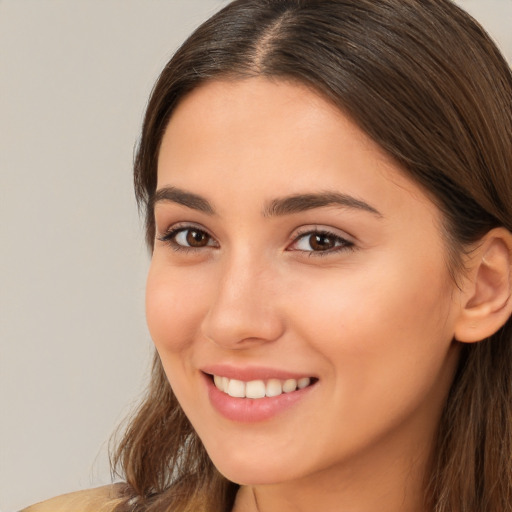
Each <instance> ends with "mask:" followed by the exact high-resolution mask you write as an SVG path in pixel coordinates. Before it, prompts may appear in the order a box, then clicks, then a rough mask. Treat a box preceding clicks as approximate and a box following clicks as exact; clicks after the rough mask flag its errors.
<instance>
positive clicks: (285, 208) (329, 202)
mask: <svg viewBox="0 0 512 512" xmlns="http://www.w3.org/2000/svg"><path fill="white" fill-rule="evenodd" d="M334 205H338V206H343V207H345V208H351V209H355V210H362V211H365V212H369V213H372V214H373V215H375V216H377V217H382V214H381V213H380V212H379V211H378V210H377V209H375V208H374V207H373V206H370V205H369V204H368V203H366V202H365V201H362V200H361V199H356V198H355V197H352V196H350V195H347V194H340V193H339V192H320V193H318V194H297V195H293V196H289V197H283V198H279V199H273V200H272V201H270V202H269V203H268V204H267V206H266V207H265V209H264V211H263V215H264V216H265V217H276V216H282V215H290V214H293V213H299V212H304V211H307V210H313V209H315V208H323V207H325V206H334Z"/></svg>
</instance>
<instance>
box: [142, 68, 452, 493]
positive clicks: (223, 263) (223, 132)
mask: <svg viewBox="0 0 512 512" xmlns="http://www.w3.org/2000/svg"><path fill="white" fill-rule="evenodd" d="M157 189H158V191H157V196H156V204H155V219H156V227H157V239H156V241H155V249H154V253H153V258H152V263H151V268H150V272H149V277H148V284H147V320H148V324H149V329H150V332H151V335H152V338H153V340H154V343H155V345H156V348H157V350H158V352H159V354H160V357H161V359H162V363H163V366H164V369H165V372H166V374H167V377H168V379H169V381H170V383H171V385H172V388H173V390H174V392H175V394H176V396H177V398H178V400H179V402H180V404H181V405H182V407H183V409H184V411H185V413H186V414H187V416H188V418H189V419H190V421H191V423H192V425H193V426H194V428H195V429H196V431H197V433H198V434H199V436H200V438H201V439H202V441H203V443H204V445H205V447H206V449H207V451H208V453H209V455H210V457H211V458H212V460H213V462H214V464H215V465H216V466H217V467H218V469H219V470H220V471H221V472H222V473H223V474H224V475H225V476H227V477H228V478H229V479H231V480H233V481H235V482H239V483H251V484H258V483H276V482H282V481H284V480H292V479H300V478H301V477H306V476H312V475H315V474H316V475H318V474H324V475H325V474H327V473H328V472H329V471H331V472H333V471H334V472H339V471H345V470H346V469H347V468H350V471H352V472H353V471H356V469H355V468H360V467H365V465H366V466H368V467H369V466H372V465H373V466H375V467H377V466H378V465H379V464H381V465H382V464H384V465H385V464H390V465H391V466H392V465H393V464H396V463H398V462H397V461H402V462H404V461H407V462H409V463H410V462H411V461H413V460H414V459H415V458H417V457H419V458H422V457H423V455H425V457H426V455H427V454H428V450H429V447H430V445H431V442H432V436H433V434H434V431H435V427H436V424H437V422H438V420H439V416H440V411H441V409H442V406H443V403H444V401H445V399H446V394H447V391H448V389H449V386H450V383H451V380H452V377H453V373H454V369H455V366H456V362H457V357H458V353H457V348H456V346H455V345H454V344H453V343H452V338H453V331H454V323H455V319H456V318H457V312H458V308H459V306H458V304H457V300H456V299H455V297H456V294H455V290H456V287H455V285H454V284H453V282H452V280H451V279H450V277H449V273H448V269H447V265H446V248H445V246H444V243H443V238H442V235H441V229H440V214H439V211H438V210H437V208H436V207H435V206H434V205H433V203H432V202H431V201H430V200H429V199H428V198H427V197H426V195H425V194H424V193H423V192H422V191H421V190H420V188H418V186H416V185H415V184H414V183H413V182H411V181H410V180H409V179H408V178H406V177H405V176H404V174H403V173H402V172H401V171H400V169H399V168H398V166H397V165H396V164H394V163H393V162H392V161H391V160H390V159H389V158H388V157H387V156H386V155H385V154H384V153H383V152H382V151H381V150H380V149H379V148H378V147H377V146H376V145H375V144H374V143H373V142H372V141H371V140H369V139H368V137H366V136H365V134H364V133H362V132H361V131H360V130H359V129H358V128H357V127H356V126H355V125H354V124H353V123H352V122H351V121H350V120H349V119H347V117H345V116H344V115H343V114H342V113H341V112H340V111H339V110H337V109H336V108H335V107H333V106H332V105H331V104H330V103H328V102H327V101H325V100H324V99H322V98H321V97H320V96H318V95H317V94H315V93H314V92H312V91H311V90H309V89H307V88H306V87H304V86H301V85H296V84H291V83H286V82H271V81H267V80H265V79H261V78H252V79H247V80H244V81H230V82H229V81H218V82H212V83H208V84H206V85H204V86H202V87H200V88H198V89H196V90H195V91H193V92H192V93H191V94H190V95H189V96H187V97H186V98H185V99H184V100H183V101H182V102H181V104H180V105H179V106H178V108H177V110H176V111H175V112H174V114H173V116H172V119H171V121H170V123H169V126H168V128H167V130H166V132H165V135H164V137H163V141H162V146H161V150H160V155H159V161H158V187H157ZM214 376H215V377H214ZM248 383H249V384H248ZM217 386H218V387H220V388H222V389H218V387H217ZM226 391H227V392H226ZM390 460H391V462H390ZM391 466H390V468H391ZM390 470H391V469H390Z"/></svg>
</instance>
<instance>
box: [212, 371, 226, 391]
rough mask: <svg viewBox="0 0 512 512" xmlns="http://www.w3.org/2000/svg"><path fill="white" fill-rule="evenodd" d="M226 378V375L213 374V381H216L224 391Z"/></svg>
mask: <svg viewBox="0 0 512 512" xmlns="http://www.w3.org/2000/svg"><path fill="white" fill-rule="evenodd" d="M224 379H225V377H219V376H218V375H214V376H213V382H214V383H215V386H216V387H217V388H218V389H222V391H224V386H223V380H224Z"/></svg>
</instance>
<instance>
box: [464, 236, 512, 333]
mask: <svg viewBox="0 0 512 512" xmlns="http://www.w3.org/2000/svg"><path fill="white" fill-rule="evenodd" d="M511 265H512V233H510V232H509V231H508V230H506V229H505V228H496V229H492V230H491V231H489V232H488V233H487V234H486V235H485V236H484V237H483V238H482V239H481V240H480V241H479V242H478V244H477V245H476V248H475V249H474V250H473V251H472V252H471V254H470V256H469V261H468V262H466V267H467V270H468V272H467V273H466V275H465V277H464V284H463V287H462V292H461V310H460V314H459V316H458V318H457V321H456V324H455V334H454V335H455V339H456V340H457V341H461V342H464V343H473V342H476V341H481V340H484V339H485V338H488V337H489V336H491V335H492V334H494V333H495V332H496V331H498V330H499V329H500V327H502V326H503V325H504V324H505V322H506V321H507V320H508V319H509V318H510V316H511V314H512V298H511V294H512V267H511Z"/></svg>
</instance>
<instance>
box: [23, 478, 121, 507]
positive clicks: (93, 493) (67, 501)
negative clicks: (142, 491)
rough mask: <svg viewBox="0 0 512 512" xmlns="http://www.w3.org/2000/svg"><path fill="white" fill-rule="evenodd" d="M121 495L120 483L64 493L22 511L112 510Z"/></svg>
mask: <svg viewBox="0 0 512 512" xmlns="http://www.w3.org/2000/svg"><path fill="white" fill-rule="evenodd" d="M118 497H119V492H118V484H113V485H105V486H103V487H97V488H95V489H88V490H86V491H78V492H72V493H70V494H63V495H62V496H57V497H55V498H52V499H49V500H47V501H43V502H41V503H37V504H35V505H31V506H30V507H28V508H25V509H23V510H22V511H21V512H112V509H113V507H114V506H115V505H116V504H117V499H116V498H118Z"/></svg>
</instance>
